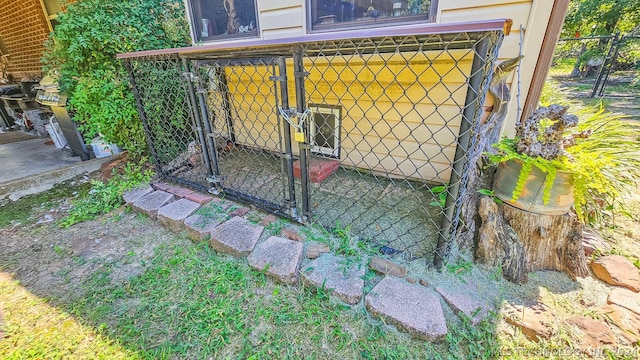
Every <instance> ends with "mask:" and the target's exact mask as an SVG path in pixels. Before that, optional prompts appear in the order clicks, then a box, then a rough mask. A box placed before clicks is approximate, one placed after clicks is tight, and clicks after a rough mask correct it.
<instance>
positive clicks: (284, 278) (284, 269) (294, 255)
mask: <svg viewBox="0 0 640 360" xmlns="http://www.w3.org/2000/svg"><path fill="white" fill-rule="evenodd" d="M302 247H303V246H302V243H301V242H297V241H293V240H289V239H285V238H281V237H276V236H271V237H270V238H268V239H267V240H265V241H264V242H263V243H261V244H259V245H258V246H256V248H255V249H254V250H253V252H252V253H251V254H249V256H248V257H247V260H248V262H249V266H251V267H252V268H254V269H256V270H259V271H262V270H264V269H265V268H266V274H267V275H269V276H271V277H273V278H275V279H276V280H278V281H281V282H283V283H286V284H295V283H296V282H297V281H298V269H299V268H300V262H301V261H302Z"/></svg>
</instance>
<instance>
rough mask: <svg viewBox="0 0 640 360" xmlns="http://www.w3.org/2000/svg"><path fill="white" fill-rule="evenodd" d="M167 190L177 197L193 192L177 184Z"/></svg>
mask: <svg viewBox="0 0 640 360" xmlns="http://www.w3.org/2000/svg"><path fill="white" fill-rule="evenodd" d="M167 191H168V192H170V193H172V194H173V195H175V196H177V197H179V198H183V197H185V196H187V195H190V194H193V190H189V189H185V188H182V187H179V186H176V187H172V188H171V189H169V190H167Z"/></svg>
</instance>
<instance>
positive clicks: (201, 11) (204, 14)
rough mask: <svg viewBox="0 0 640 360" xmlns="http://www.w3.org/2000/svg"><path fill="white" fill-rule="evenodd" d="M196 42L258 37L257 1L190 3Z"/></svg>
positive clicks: (232, 0)
mask: <svg viewBox="0 0 640 360" xmlns="http://www.w3.org/2000/svg"><path fill="white" fill-rule="evenodd" d="M188 4H189V13H190V18H191V28H192V31H193V39H194V41H195V42H202V41H210V40H219V39H222V38H228V37H243V36H257V35H258V22H257V20H256V2H255V0H189V1H188Z"/></svg>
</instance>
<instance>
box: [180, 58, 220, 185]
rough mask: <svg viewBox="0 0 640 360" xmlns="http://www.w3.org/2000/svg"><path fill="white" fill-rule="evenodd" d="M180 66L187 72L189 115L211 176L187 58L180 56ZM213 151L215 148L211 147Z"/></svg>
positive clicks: (211, 170)
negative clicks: (191, 117)
mask: <svg viewBox="0 0 640 360" xmlns="http://www.w3.org/2000/svg"><path fill="white" fill-rule="evenodd" d="M182 67H183V69H184V71H185V72H186V74H187V88H188V93H189V105H190V106H189V108H190V109H191V116H193V119H194V123H195V130H196V132H197V134H198V140H199V141H200V147H201V148H202V157H203V158H204V163H205V165H206V167H207V175H208V176H213V169H212V168H211V161H210V160H209V156H210V154H209V148H208V147H207V144H206V140H205V135H204V133H203V131H202V118H201V117H200V112H198V102H197V101H196V92H195V89H194V87H193V82H192V77H191V76H192V75H193V74H192V73H191V67H190V66H189V62H188V61H187V59H185V58H182ZM213 151H215V149H213Z"/></svg>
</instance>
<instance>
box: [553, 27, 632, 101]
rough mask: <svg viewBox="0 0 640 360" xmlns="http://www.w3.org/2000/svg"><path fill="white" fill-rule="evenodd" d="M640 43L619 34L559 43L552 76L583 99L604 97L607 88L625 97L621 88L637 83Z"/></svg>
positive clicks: (565, 40) (563, 40) (561, 40)
mask: <svg viewBox="0 0 640 360" xmlns="http://www.w3.org/2000/svg"><path fill="white" fill-rule="evenodd" d="M639 40H640V37H638V36H620V35H619V34H614V35H606V36H592V37H577V38H566V39H560V41H559V42H558V45H557V46H556V50H555V53H554V57H553V63H552V67H551V69H550V72H549V74H550V75H551V76H552V77H555V78H557V79H560V80H562V81H563V83H565V84H567V85H569V86H571V87H572V88H574V89H575V90H576V91H577V92H578V93H579V94H581V95H582V96H584V97H595V96H603V95H604V94H605V90H606V88H607V87H608V86H611V87H614V88H613V90H612V93H613V94H622V93H623V92H624V91H620V86H626V85H633V84H635V83H636V82H637V81H638V70H640V41H639ZM616 86H618V88H615V87H616Z"/></svg>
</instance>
